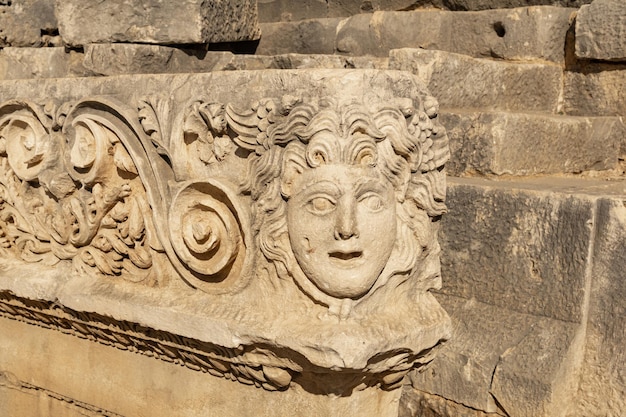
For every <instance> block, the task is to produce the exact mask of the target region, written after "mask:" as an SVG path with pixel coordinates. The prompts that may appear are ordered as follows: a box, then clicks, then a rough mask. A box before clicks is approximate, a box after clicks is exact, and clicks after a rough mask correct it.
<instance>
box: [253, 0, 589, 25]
mask: <svg viewBox="0 0 626 417" xmlns="http://www.w3.org/2000/svg"><path fill="white" fill-rule="evenodd" d="M591 1H592V0H497V1H494V0H330V1H322V0H304V1H297V2H296V1H292V0H259V20H260V21H261V22H277V21H290V20H301V19H315V18H325V17H346V16H351V15H354V14H359V13H369V12H375V11H393V10H403V11H409V10H416V9H429V8H436V9H442V10H454V11H480V10H491V9H505V8H518V7H527V6H560V7H571V8H574V7H576V8H577V7H580V6H581V5H583V4H588V3H591Z"/></svg>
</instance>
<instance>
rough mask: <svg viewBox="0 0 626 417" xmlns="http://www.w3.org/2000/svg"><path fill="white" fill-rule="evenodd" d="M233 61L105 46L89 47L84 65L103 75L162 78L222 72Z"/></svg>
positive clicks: (226, 55)
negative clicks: (155, 76) (188, 73)
mask: <svg viewBox="0 0 626 417" xmlns="http://www.w3.org/2000/svg"><path fill="white" fill-rule="evenodd" d="M233 60H234V54H232V53H231V52H218V51H208V52H207V51H197V50H192V49H183V48H172V47H168V46H161V45H140V44H120V43H101V44H89V45H87V46H85V57H84V61H83V64H84V66H85V67H86V68H88V69H89V70H91V71H92V72H94V73H95V74H100V75H119V74H162V73H181V72H190V73H191V72H204V71H219V70H224V69H226V68H227V67H228V66H229V65H230V64H231V62H232V61H233Z"/></svg>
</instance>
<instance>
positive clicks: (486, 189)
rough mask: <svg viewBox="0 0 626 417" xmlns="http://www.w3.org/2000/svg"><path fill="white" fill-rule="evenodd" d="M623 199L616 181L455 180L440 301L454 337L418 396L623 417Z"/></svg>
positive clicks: (509, 411)
mask: <svg viewBox="0 0 626 417" xmlns="http://www.w3.org/2000/svg"><path fill="white" fill-rule="evenodd" d="M625 195H626V188H625V187H624V181H623V180H620V181H615V182H607V181H590V180H574V179H557V178H544V179H534V180H518V181H516V182H509V181H490V180H479V179H467V180H466V179H454V178H451V179H450V181H449V193H448V205H449V213H448V214H447V217H446V219H445V221H444V222H443V225H442V231H441V237H442V239H441V240H442V242H441V243H442V254H443V256H442V274H443V277H444V285H443V289H442V294H440V295H439V296H438V299H439V301H440V302H441V303H442V305H443V306H444V308H445V309H446V311H447V312H448V313H449V314H450V315H451V318H452V322H453V327H454V329H455V330H454V336H453V338H452V339H451V340H450V341H449V343H447V344H446V345H445V346H444V347H443V348H442V350H441V352H440V354H439V355H438V357H437V358H435V360H434V361H433V363H432V364H431V366H430V367H429V368H427V369H426V370H425V371H423V372H416V373H414V374H413V375H412V376H411V380H412V382H413V385H414V386H415V388H416V389H418V390H421V391H425V392H428V393H432V394H435V395H438V396H442V397H444V398H446V399H448V400H450V401H454V402H458V403H461V404H464V405H465V406H468V407H472V408H475V409H478V410H483V411H486V412H505V413H506V415H510V416H550V417H552V416H564V415H568V416H578V415H592V416H593V415H598V416H599V415H619V411H617V410H621V409H623V398H624V396H623V393H624V390H625V389H626V388H625V387H626V384H624V379H623V373H624V369H625V367H624V360H623V351H622V350H620V349H621V347H620V346H622V345H623V343H624V335H625V334H624V328H625V327H624V323H623V320H621V317H623V310H624V308H625V303H624V296H623V288H621V287H623V285H621V281H622V280H621V279H620V278H621V276H622V275H623V273H622V272H621V271H623V262H622V258H623V256H622V255H621V254H620V253H621V252H623V241H624V238H623V235H624V233H625V230H626V228H625V227H624V206H623V200H624V196H625ZM478 207H482V208H481V209H478V210H477V208H478ZM480 259H482V260H480ZM618 276H619V277H620V278H617V277H618ZM589 291H590V292H589ZM444 293H445V294H444ZM449 294H453V295H449ZM490 294H492V295H494V296H491V295H490ZM496 294H497V296H496ZM507 294H510V295H507ZM459 296H460V297H459ZM588 300H589V305H588V304H587V302H588ZM607 306H608V307H607ZM607 308H608V310H607ZM607 311H609V313H607ZM616 316H617V317H616ZM581 377H582V381H583V382H582V383H581V384H580V387H581V388H580V391H579V392H578V393H576V389H577V387H578V385H579V381H581V380H580V378H581ZM584 381H586V382H584ZM585 390H587V392H586V393H583V391H585ZM601 392H602V393H603V394H601ZM494 398H495V401H494Z"/></svg>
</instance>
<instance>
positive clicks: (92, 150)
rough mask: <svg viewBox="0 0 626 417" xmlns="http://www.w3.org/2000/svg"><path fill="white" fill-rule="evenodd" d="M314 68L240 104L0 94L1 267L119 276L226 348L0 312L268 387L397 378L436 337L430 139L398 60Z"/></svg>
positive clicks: (25, 306)
mask: <svg viewBox="0 0 626 417" xmlns="http://www.w3.org/2000/svg"><path fill="white" fill-rule="evenodd" d="M302 74H304V75H302ZM345 74H348V75H345ZM351 74H357V75H358V77H354V76H353V75H351ZM372 74H374V75H372ZM285 77H286V81H288V82H290V83H297V82H299V81H303V82H307V83H312V82H313V81H311V80H312V79H311V76H310V74H307V73H293V74H291V75H287V76H285ZM289 77H292V78H293V80H292V79H287V78H289ZM385 77H388V78H385ZM394 77H395V78H394ZM389 80H392V81H393V83H392V82H391V81H389ZM315 82H318V81H315ZM325 82H328V83H330V84H332V85H333V87H328V89H327V91H325V92H324V93H323V94H322V93H320V92H319V91H315V90H311V89H308V90H306V89H303V90H298V91H292V90H291V89H287V87H285V88H284V89H283V90H279V91H278V92H277V91H269V89H268V92H267V93H264V95H258V96H257V98H256V99H255V100H250V101H249V102H248V104H247V105H246V106H243V107H242V106H241V103H240V102H239V103H238V104H234V103H230V102H228V101H223V100H222V101H220V100H217V99H211V98H210V97H192V99H191V100H189V101H187V102H183V103H181V102H178V101H177V100H175V99H173V98H172V96H169V95H168V94H162V95H159V94H154V95H148V96H144V97H141V98H138V99H133V100H129V101H127V102H121V101H117V100H116V99H112V98H111V97H107V96H100V97H87V98H84V99H80V100H72V101H68V102H62V101H59V102H54V101H50V102H48V103H32V102H28V101H10V102H7V103H5V104H3V105H1V106H0V254H1V255H2V257H3V258H4V259H5V260H12V261H11V262H12V263H11V265H12V268H13V269H15V270H19V264H20V263H23V264H24V265H28V264H33V263H38V264H39V265H42V266H45V267H46V268H49V269H50V270H55V269H59V268H67V267H69V265H71V270H72V271H73V272H72V277H74V278H73V279H75V280H76V281H77V282H85V285H87V283H88V282H91V283H93V282H96V283H100V284H99V285H100V286H102V287H105V286H106V287H107V288H110V290H107V291H109V292H108V293H107V294H109V296H110V297H112V295H110V294H113V293H115V292H117V293H116V294H121V295H122V296H123V297H122V298H124V299H125V298H130V299H132V297H133V292H134V291H135V290H133V289H132V288H133V287H132V286H133V285H136V286H137V287H136V288H137V290H136V291H137V292H141V293H142V294H144V293H146V294H150V297H153V299H154V300H156V301H154V302H155V303H158V302H159V301H158V300H160V299H161V297H165V298H167V294H170V298H169V301H171V302H172V303H173V302H175V301H176V300H178V299H180V300H183V301H181V302H182V303H183V304H184V303H195V304H193V305H192V306H191V307H190V308H191V310H193V311H195V313H194V314H197V315H201V314H205V313H202V311H205V312H206V311H210V312H209V313H206V314H209V315H210V317H211V319H212V320H215V321H217V322H224V323H226V324H224V327H225V328H229V329H235V328H237V329H238V330H231V331H232V332H233V335H232V340H233V341H232V344H233V346H235V345H236V346H235V347H232V346H231V347H228V346H226V343H225V342H224V343H223V345H220V343H218V342H215V343H211V342H210V341H207V340H203V341H200V340H194V339H193V338H185V337H182V336H176V335H175V334H174V333H172V332H165V331H157V330H154V329H150V328H149V327H148V326H143V325H139V324H132V323H131V322H126V321H125V320H123V319H116V320H113V319H106V317H105V316H104V315H103V314H99V313H84V312H80V311H77V310H73V309H71V308H69V307H68V306H63V305H59V306H56V305H54V304H51V303H50V302H45V301H41V300H40V301H32V300H31V301H28V300H26V299H25V298H23V297H22V298H19V297H14V296H9V292H5V293H3V294H4V295H3V297H2V302H1V303H0V309H1V311H2V312H3V315H5V316H9V317H13V318H20V319H22V320H26V321H28V322H39V323H40V324H42V323H43V325H45V326H47V327H51V328H55V329H58V330H60V331H64V332H67V333H71V334H74V335H76V336H78V337H84V338H89V339H92V340H95V341H98V342H100V343H104V344H110V345H112V346H115V347H117V348H120V349H130V350H134V351H137V352H138V353H142V354H147V355H150V356H154V357H158V358H160V359H163V360H167V361H175V362H177V363H181V364H183V365H185V366H187V367H189V368H191V369H195V370H199V371H204V372H208V373H211V374H214V375H220V376H226V377H229V378H232V379H236V380H238V381H239V382H241V383H246V384H255V385H257V386H260V387H263V388H266V389H272V390H273V389H285V388H287V387H288V386H289V385H290V384H291V383H292V382H293V381H296V382H297V383H298V384H300V385H302V386H303V387H305V388H307V389H309V390H312V391H324V390H330V392H339V391H341V392H342V393H345V392H346V391H345V390H348V391H349V390H352V389H359V388H358V387H367V386H373V385H380V386H382V387H383V388H386V389H391V388H394V387H396V386H398V385H399V384H400V383H401V380H402V378H403V377H404V375H405V374H406V373H407V372H408V371H409V370H410V369H411V368H413V367H416V366H422V365H424V364H426V363H427V362H428V361H430V360H431V359H432V355H433V354H434V350H433V348H434V347H436V346H437V345H438V344H440V343H441V342H442V341H444V340H445V339H446V338H447V337H449V319H448V317H447V315H446V314H445V312H444V311H443V309H442V308H441V307H440V306H439V304H438V303H437V302H436V300H435V299H434V298H433V297H432V295H430V293H429V290H430V289H432V288H437V287H438V286H439V285H440V282H441V277H440V270H439V245H438V243H437V230H438V227H439V219H440V217H441V215H442V214H443V213H444V212H445V171H444V164H445V162H446V161H447V159H448V157H449V150H448V140H447V136H446V133H445V129H444V128H443V127H442V126H441V125H440V124H439V122H438V118H437V102H436V100H435V99H434V98H432V97H430V96H428V95H427V94H426V93H425V92H424V90H423V87H421V85H420V84H419V83H418V82H417V81H416V80H415V79H414V78H412V77H411V76H409V75H408V74H407V75H401V76H398V75H397V74H392V75H387V74H386V73H384V72H380V73H379V72H372V73H367V72H363V73H360V72H345V73H337V74H336V75H333V76H332V77H328V78H327V79H326V80H325ZM333 83H334V84H333ZM394 83H395V84H394ZM285 84H288V83H287V82H285ZM355 92H356V93H358V94H356V95H355ZM15 265H18V266H15ZM189 299H193V300H195V301H193V302H192V301H186V300H189ZM172 300H173V301H172ZM129 303H130V302H129ZM203 309H204V310H203ZM146 311H148V307H146ZM146 314H147V313H146ZM113 315H114V316H115V314H113ZM403 317H406V318H408V319H406V320H403V319H402V318H403ZM155 327H156V326H155ZM155 334H156V335H157V336H154V335H155ZM239 339H241V340H242V342H241V343H236V340H239ZM228 343H231V342H228ZM314 375H331V376H332V378H331V379H332V380H333V381H335V382H333V384H336V385H332V384H330V385H329V382H328V381H329V380H326V381H325V382H324V383H321V382H319V381H317V382H316V381H315V378H314V377H313V376H314ZM316 384H322V385H325V388H320V387H318V386H317V385H316Z"/></svg>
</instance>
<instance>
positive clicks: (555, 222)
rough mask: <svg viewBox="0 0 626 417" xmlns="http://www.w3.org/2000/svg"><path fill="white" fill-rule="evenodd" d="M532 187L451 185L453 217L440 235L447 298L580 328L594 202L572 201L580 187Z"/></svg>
mask: <svg viewBox="0 0 626 417" xmlns="http://www.w3.org/2000/svg"><path fill="white" fill-rule="evenodd" d="M544 183H545V184H544ZM533 184H534V183H532V184H529V183H528V182H525V181H521V180H520V181H516V182H510V181H487V180H479V179H454V180H451V181H450V187H449V191H448V196H449V215H448V216H447V217H446V220H445V222H444V224H443V228H442V232H441V233H442V239H441V240H442V242H441V247H442V254H443V256H442V271H443V277H444V286H443V290H442V291H443V292H444V293H445V294H449V295H455V296H459V297H462V298H465V299H471V298H475V299H477V300H478V301H482V302H485V303H487V304H491V305H495V306H499V307H502V308H508V309H510V310H514V311H518V312H521V313H526V314H534V315H538V316H544V317H552V318H554V319H559V320H565V321H573V322H579V321H580V320H581V319H582V317H583V300H584V293H585V283H586V269H587V264H588V262H589V245H590V242H591V238H592V234H591V233H592V229H591V226H592V224H593V221H594V200H593V199H592V198H591V197H588V196H587V195H585V194H582V195H576V194H572V191H571V188H570V187H572V186H574V185H575V184H576V182H572V183H568V182H567V181H565V182H564V183H559V181H558V180H557V179H550V180H544V181H543V182H542V183H541V184H542V186H541V187H537V186H535V185H533ZM552 184H556V186H553V185H552ZM545 254H550V256H549V257H547V256H546V255H545Z"/></svg>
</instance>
